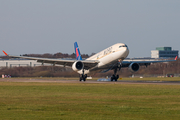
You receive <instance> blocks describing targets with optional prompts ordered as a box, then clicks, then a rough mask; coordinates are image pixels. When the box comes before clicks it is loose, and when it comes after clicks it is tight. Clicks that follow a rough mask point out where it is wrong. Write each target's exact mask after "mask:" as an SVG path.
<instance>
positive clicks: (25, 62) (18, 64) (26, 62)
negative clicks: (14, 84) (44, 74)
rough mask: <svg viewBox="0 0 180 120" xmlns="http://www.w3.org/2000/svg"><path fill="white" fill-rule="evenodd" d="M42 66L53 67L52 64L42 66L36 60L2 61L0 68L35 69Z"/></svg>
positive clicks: (0, 61)
mask: <svg viewBox="0 0 180 120" xmlns="http://www.w3.org/2000/svg"><path fill="white" fill-rule="evenodd" d="M42 65H46V66H47V65H51V64H42V63H38V62H37V61H36V60H26V59H19V58H15V59H0V68H2V67H8V68H9V67H10V68H11V67H35V66H42Z"/></svg>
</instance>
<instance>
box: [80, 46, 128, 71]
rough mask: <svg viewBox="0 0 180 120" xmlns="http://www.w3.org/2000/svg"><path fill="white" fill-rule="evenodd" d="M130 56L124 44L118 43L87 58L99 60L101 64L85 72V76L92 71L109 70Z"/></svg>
mask: <svg viewBox="0 0 180 120" xmlns="http://www.w3.org/2000/svg"><path fill="white" fill-rule="evenodd" d="M128 54H129V49H128V47H127V46H126V45H125V44H123V43H117V44H115V45H112V46H110V47H108V48H106V49H104V50H103V51H101V52H99V53H97V54H95V55H93V56H91V57H89V58H87V59H86V60H98V61H99V63H98V65H97V66H95V67H93V68H91V69H89V70H85V71H84V72H85V74H88V73H89V72H90V71H93V70H97V69H108V68H109V67H110V66H112V65H114V64H116V63H118V62H121V61H123V60H124V59H125V58H126V57H127V56H128ZM79 72H80V71H79Z"/></svg>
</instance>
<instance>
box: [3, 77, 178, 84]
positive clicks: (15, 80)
mask: <svg viewBox="0 0 180 120" xmlns="http://www.w3.org/2000/svg"><path fill="white" fill-rule="evenodd" d="M0 82H39V83H43V82H44V83H83V84H84V83H85V84H157V85H180V81H140V80H138V81H136V80H133V81H130V80H118V81H117V82H115V81H113V82H111V81H96V80H87V81H81V82H80V81H78V80H62V79H61V80H58V79H51V78H49V79H43V78H40V79H38V78H37V79H36V78H20V79H19V78H4V79H2V78H1V79H0Z"/></svg>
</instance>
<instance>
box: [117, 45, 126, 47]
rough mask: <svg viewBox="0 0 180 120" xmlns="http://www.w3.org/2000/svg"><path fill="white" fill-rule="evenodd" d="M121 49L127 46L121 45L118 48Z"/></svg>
mask: <svg viewBox="0 0 180 120" xmlns="http://www.w3.org/2000/svg"><path fill="white" fill-rule="evenodd" d="M121 47H127V45H121V46H119V48H121Z"/></svg>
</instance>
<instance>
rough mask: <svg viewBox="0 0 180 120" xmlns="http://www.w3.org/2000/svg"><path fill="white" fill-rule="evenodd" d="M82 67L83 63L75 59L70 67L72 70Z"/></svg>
mask: <svg viewBox="0 0 180 120" xmlns="http://www.w3.org/2000/svg"><path fill="white" fill-rule="evenodd" d="M83 67H84V65H83V63H82V62H81V61H76V62H74V63H73V65H72V69H73V70H74V71H79V70H82V69H83Z"/></svg>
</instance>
